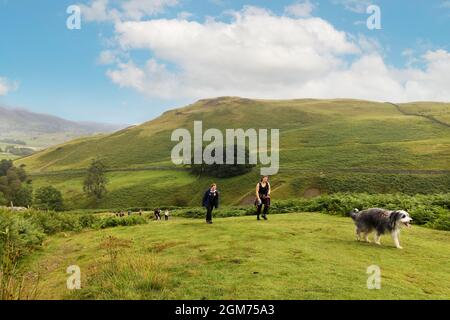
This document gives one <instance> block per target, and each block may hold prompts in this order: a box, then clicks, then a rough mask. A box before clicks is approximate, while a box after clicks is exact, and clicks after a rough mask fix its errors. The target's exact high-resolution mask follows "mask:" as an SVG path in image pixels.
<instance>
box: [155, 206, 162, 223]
mask: <svg viewBox="0 0 450 320" xmlns="http://www.w3.org/2000/svg"><path fill="white" fill-rule="evenodd" d="M154 213H155V220H156V221H159V220H161V209H160V208H156V209H155V211H154Z"/></svg>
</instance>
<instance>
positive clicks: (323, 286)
mask: <svg viewBox="0 0 450 320" xmlns="http://www.w3.org/2000/svg"><path fill="white" fill-rule="evenodd" d="M108 237H113V238H108ZM108 239H109V240H108ZM111 239H112V240H111ZM382 242H383V246H382V247H378V246H376V245H373V244H366V243H358V242H356V241H355V240H354V227H353V223H352V222H351V220H350V219H349V218H338V217H332V216H325V215H321V214H289V215H276V216H271V218H270V220H269V221H268V222H257V221H256V220H255V219H254V217H243V218H228V219H216V220H215V224H214V225H212V226H209V225H206V224H204V223H203V221H200V220H185V219H178V220H172V221H169V222H161V223H159V222H150V223H149V224H148V225H142V226H136V227H120V228H115V229H107V230H103V231H87V232H83V233H80V234H75V235H73V236H70V237H69V236H67V235H64V234H61V235H57V236H53V237H51V238H49V239H48V240H47V241H46V242H45V244H44V246H43V248H42V250H41V251H39V252H36V253H35V254H33V255H32V256H30V257H28V258H27V260H26V261H25V263H24V265H23V268H25V270H28V271H30V274H33V273H34V272H38V271H39V273H40V281H39V289H38V298H41V299H61V298H63V299H395V300H397V299H450V289H449V287H448V285H447V284H448V283H449V281H450V275H449V273H448V268H447V265H448V260H449V259H450V234H449V233H448V232H439V231H434V230H430V229H425V228H420V227H413V228H412V229H410V230H406V231H404V232H403V233H402V245H403V246H404V248H405V249H404V250H397V249H395V248H394V246H393V243H392V240H391V239H390V237H384V238H383V239H382ZM108 248H109V249H108ZM111 248H112V249H111ZM111 250H113V251H116V252H117V253H118V257H117V258H116V259H115V258H111ZM70 265H78V266H79V267H80V268H81V274H82V290H81V291H79V292H76V293H73V292H70V291H68V290H67V289H66V279H67V277H68V275H67V274H66V268H67V267H68V266H70ZM372 265H377V266H379V267H380V268H381V272H382V274H381V275H382V289H381V290H368V289H367V286H366V283H367V279H368V275H367V274H366V272H367V268H368V267H369V266H372Z"/></svg>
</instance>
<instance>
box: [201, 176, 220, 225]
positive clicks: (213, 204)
mask: <svg viewBox="0 0 450 320" xmlns="http://www.w3.org/2000/svg"><path fill="white" fill-rule="evenodd" d="M219 196H220V194H219V191H217V185H216V184H215V183H213V184H212V185H211V187H210V188H209V189H208V190H207V191H206V192H205V195H204V196H203V201H202V204H203V207H205V208H206V223H208V224H212V212H213V210H214V208H216V209H218V208H219Z"/></svg>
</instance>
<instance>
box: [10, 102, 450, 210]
mask: <svg viewBox="0 0 450 320" xmlns="http://www.w3.org/2000/svg"><path fill="white" fill-rule="evenodd" d="M449 110H450V105H449V104H432V103H429V104H418V103H414V104H402V105H393V104H389V103H375V102H367V101H358V100H290V101H267V100H264V101H263V100H249V99H241V98H218V99H211V100H202V101H199V102H197V103H195V104H193V105H190V106H188V107H186V108H181V109H176V110H172V111H169V112H166V113H165V114H163V115H162V116H161V117H159V118H158V119H155V120H153V121H150V122H148V123H144V124H142V125H140V126H136V127H132V128H129V129H126V130H122V131H119V132H117V133H114V134H111V135H106V136H98V137H91V138H88V139H79V140H76V141H72V142H69V143H66V144H63V145H60V146H57V147H52V148H50V149H47V150H45V151H42V152H39V153H37V154H35V155H33V156H30V157H27V158H24V159H21V160H18V161H17V164H25V165H26V166H27V169H28V171H31V172H32V173H33V174H34V182H35V184H36V185H45V184H50V183H52V184H55V185H56V186H58V187H60V188H61V189H62V190H63V191H64V192H65V193H66V195H67V196H69V198H71V199H74V200H76V201H75V202H74V201H69V202H71V203H77V205H79V204H80V201H81V200H80V196H79V194H80V193H81V181H82V175H83V173H82V170H83V169H84V168H86V167H87V166H88V165H89V163H90V161H91V160H92V159H93V158H97V157H98V158H101V159H103V160H104V161H105V163H106V164H107V166H108V167H109V168H110V170H111V171H112V172H111V173H110V180H111V185H110V189H111V193H110V196H109V198H108V199H106V200H104V201H103V202H102V203H100V204H98V205H99V206H101V207H105V208H113V207H117V206H139V205H143V204H139V203H143V202H144V203H145V204H147V203H151V204H155V205H156V204H157V203H158V202H163V203H162V204H174V201H175V200H174V199H173V197H172V198H171V197H168V198H167V197H165V198H164V199H161V197H160V196H159V195H160V194H167V193H166V192H167V191H172V193H173V194H175V193H178V194H180V195H179V196H178V200H177V201H180V202H183V203H185V202H187V203H188V204H193V203H192V202H195V201H196V200H195V199H194V197H197V196H198V194H199V193H201V191H202V190H203V189H204V188H205V187H206V186H207V185H208V184H209V182H210V179H207V178H201V179H198V178H197V177H192V176H189V175H188V174H187V173H185V172H182V171H180V170H178V169H179V168H175V167H174V166H173V164H172V163H171V161H170V154H171V149H172V148H173V146H174V145H175V143H172V142H171V141H170V137H171V133H172V131H173V130H174V129H178V128H187V129H190V130H191V129H192V128H193V122H194V121H195V120H202V121H203V123H204V130H206V129H208V128H218V129H221V130H224V129H227V128H244V129H248V128H256V129H258V128H269V129H270V128H278V129H280V130H281V141H280V144H281V150H280V152H281V160H280V161H281V172H280V174H279V175H278V176H276V177H274V179H273V180H272V182H273V184H274V186H275V187H276V190H275V193H274V195H275V196H277V197H279V198H289V197H298V196H309V195H315V194H318V193H324V192H336V191H352V192H354V191H356V192H361V191H367V192H376V193H391V192H403V193H409V194H414V193H435V192H447V191H448V190H449V188H450V175H449V173H448V171H446V170H449V168H450V127H449V126H447V125H446V124H445V123H443V121H446V119H447V118H446V117H447V116H446V114H447V113H448V112H450V111H449ZM424 114H426V116H424ZM432 117H435V118H436V119H440V120H439V121H436V119H435V118H432ZM174 169H177V170H174ZM80 170H81V171H80ZM124 170H128V171H124ZM258 171H259V170H255V171H254V172H253V173H250V174H248V175H246V176H243V177H239V178H234V179H233V180H223V181H221V180H219V183H220V184H221V187H222V191H225V192H224V194H226V196H225V197H226V198H225V200H226V203H230V204H236V203H242V202H245V201H246V199H247V198H248V197H249V195H250V193H251V192H252V189H253V188H254V184H255V181H256V179H257V176H258ZM355 189H356V190H355ZM179 190H181V192H178V191H179ZM183 190H184V191H183ZM185 190H189V192H185ZM195 204H197V203H196V202H195Z"/></svg>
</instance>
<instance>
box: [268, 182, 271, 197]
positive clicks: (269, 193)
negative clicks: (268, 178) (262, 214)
mask: <svg viewBox="0 0 450 320" xmlns="http://www.w3.org/2000/svg"><path fill="white" fill-rule="evenodd" d="M267 185H268V186H269V192H267V196H268V197H270V192H272V187H271V186H270V183H269V182H267Z"/></svg>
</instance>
